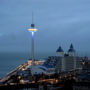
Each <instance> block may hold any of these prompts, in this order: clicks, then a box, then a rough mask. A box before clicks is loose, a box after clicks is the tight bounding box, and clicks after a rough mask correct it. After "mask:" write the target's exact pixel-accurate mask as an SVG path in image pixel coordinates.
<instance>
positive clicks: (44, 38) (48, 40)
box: [0, 0, 90, 53]
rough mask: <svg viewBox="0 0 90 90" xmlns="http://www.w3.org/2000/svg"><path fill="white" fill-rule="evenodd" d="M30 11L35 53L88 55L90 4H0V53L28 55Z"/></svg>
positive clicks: (32, 0) (89, 0)
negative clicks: (63, 52) (71, 45)
mask: <svg viewBox="0 0 90 90" xmlns="http://www.w3.org/2000/svg"><path fill="white" fill-rule="evenodd" d="M32 11H33V12H34V23H35V27H36V28H37V29H38V32H36V33H35V52H36V53H48V52H56V49H57V48H58V47H59V45H61V46H62V48H63V50H64V51H67V50H68V49H69V46H70V44H71V43H73V45H74V48H75V50H76V51H80V52H84V53H88V52H89V51H90V0H0V51H7V52H8V51H18V52H21V51H23V52H31V33H30V32H28V31H27V29H28V28H30V24H31V23H32V21H31V20H32Z"/></svg>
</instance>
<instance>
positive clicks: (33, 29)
mask: <svg viewBox="0 0 90 90" xmlns="http://www.w3.org/2000/svg"><path fill="white" fill-rule="evenodd" d="M28 31H31V32H32V31H33V32H36V31H37V29H35V28H31V29H28Z"/></svg>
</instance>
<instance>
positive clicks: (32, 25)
mask: <svg viewBox="0 0 90 90" xmlns="http://www.w3.org/2000/svg"><path fill="white" fill-rule="evenodd" d="M31 27H32V28H34V27H35V25H34V14H33V11H32V24H31Z"/></svg>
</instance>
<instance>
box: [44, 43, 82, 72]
mask: <svg viewBox="0 0 90 90" xmlns="http://www.w3.org/2000/svg"><path fill="white" fill-rule="evenodd" d="M81 63H82V60H81V59H80V58H79V57H77V56H76V52H75V50H74V47H73V44H71V45H70V48H69V50H68V52H67V53H66V54H65V52H64V51H63V49H62V48H61V46H60V47H59V48H58V49H57V50H56V56H49V57H48V60H47V61H46V62H45V64H44V65H46V66H52V68H55V72H58V73H60V72H65V71H71V70H75V69H79V68H82V65H81Z"/></svg>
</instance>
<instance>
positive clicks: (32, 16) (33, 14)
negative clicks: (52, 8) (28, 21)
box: [32, 11, 34, 24]
mask: <svg viewBox="0 0 90 90" xmlns="http://www.w3.org/2000/svg"><path fill="white" fill-rule="evenodd" d="M33 21H34V14H33V11H32V24H33V23H34V22H33Z"/></svg>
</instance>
